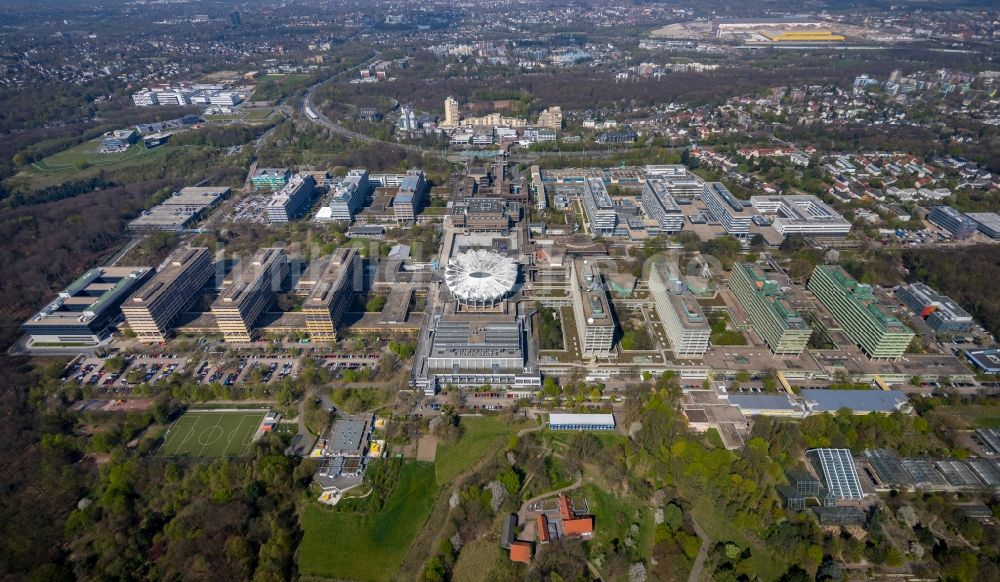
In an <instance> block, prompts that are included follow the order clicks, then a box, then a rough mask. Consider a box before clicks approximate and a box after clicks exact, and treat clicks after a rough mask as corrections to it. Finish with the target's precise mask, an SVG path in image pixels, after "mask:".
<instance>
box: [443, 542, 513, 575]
mask: <svg viewBox="0 0 1000 582" xmlns="http://www.w3.org/2000/svg"><path fill="white" fill-rule="evenodd" d="M503 558H504V556H503V554H502V550H501V549H500V546H499V545H498V544H497V542H496V541H495V540H493V539H489V538H483V539H478V540H476V541H474V542H472V543H470V544H466V545H465V546H464V547H463V548H462V552H461V553H460V554H459V555H458V561H457V562H455V570H454V572H453V573H452V576H451V579H452V580H454V581H455V582H479V581H480V580H483V579H484V577H485V576H486V575H487V574H488V573H489V572H490V571H492V570H493V568H494V567H495V566H496V565H497V562H499V561H500V560H502V559H503Z"/></svg>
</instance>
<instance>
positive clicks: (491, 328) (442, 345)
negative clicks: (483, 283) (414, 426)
mask: <svg viewBox="0 0 1000 582" xmlns="http://www.w3.org/2000/svg"><path fill="white" fill-rule="evenodd" d="M428 333H429V334H430V335H431V339H430V349H429V351H428V354H427V357H426V358H423V359H420V358H417V359H416V360H415V361H414V366H415V372H416V373H415V375H414V380H415V383H416V384H417V385H418V386H420V387H422V388H423V390H424V392H425V393H426V394H431V395H432V394H434V393H435V392H436V390H437V388H438V387H440V386H447V385H449V384H451V385H454V386H459V387H477V386H483V385H489V386H495V387H508V388H524V387H530V388H532V389H537V387H538V386H541V383H542V381H541V376H540V375H539V374H538V365H537V361H536V357H535V356H534V351H533V350H534V348H533V347H532V346H531V345H529V342H528V337H529V336H530V326H529V325H527V320H523V319H521V318H514V317H507V316H503V317H494V316H482V317H479V316H471V315H470V316H445V317H444V318H443V319H440V320H438V321H437V322H436V323H435V324H434V325H433V327H432V328H431V329H430V330H428Z"/></svg>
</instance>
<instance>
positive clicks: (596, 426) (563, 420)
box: [549, 412, 615, 430]
mask: <svg viewBox="0 0 1000 582" xmlns="http://www.w3.org/2000/svg"><path fill="white" fill-rule="evenodd" d="M549 428H550V429H551V430H615V415H613V414H558V413H555V412H553V413H551V414H549Z"/></svg>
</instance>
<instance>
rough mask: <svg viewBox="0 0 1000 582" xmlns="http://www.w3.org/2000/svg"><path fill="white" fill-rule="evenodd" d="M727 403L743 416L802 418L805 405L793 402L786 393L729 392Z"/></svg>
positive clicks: (804, 412)
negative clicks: (737, 409)
mask: <svg viewBox="0 0 1000 582" xmlns="http://www.w3.org/2000/svg"><path fill="white" fill-rule="evenodd" d="M729 403H730V404H732V405H734V406H737V407H739V409H740V412H742V413H743V414H744V415H745V416H790V417H795V418H802V417H804V416H805V414H806V411H805V407H803V406H802V404H800V403H798V402H793V401H792V399H791V398H790V397H789V395H788V394H784V393H782V394H738V393H737V394H733V393H730V394H729Z"/></svg>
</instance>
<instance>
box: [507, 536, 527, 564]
mask: <svg viewBox="0 0 1000 582" xmlns="http://www.w3.org/2000/svg"><path fill="white" fill-rule="evenodd" d="M510 560H511V561H512V562H521V563H522V564H530V563H531V544H529V543H528V542H522V541H516V542H514V543H512V544H511V545H510Z"/></svg>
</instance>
